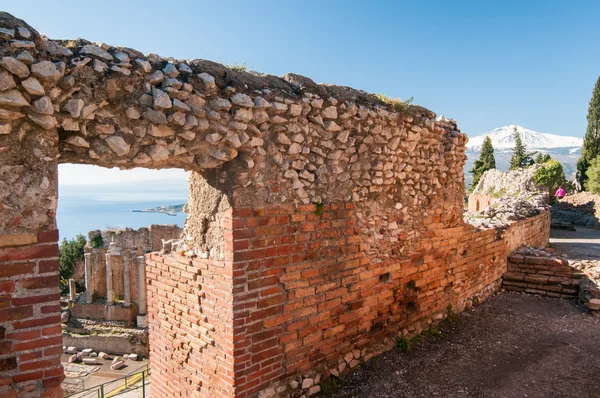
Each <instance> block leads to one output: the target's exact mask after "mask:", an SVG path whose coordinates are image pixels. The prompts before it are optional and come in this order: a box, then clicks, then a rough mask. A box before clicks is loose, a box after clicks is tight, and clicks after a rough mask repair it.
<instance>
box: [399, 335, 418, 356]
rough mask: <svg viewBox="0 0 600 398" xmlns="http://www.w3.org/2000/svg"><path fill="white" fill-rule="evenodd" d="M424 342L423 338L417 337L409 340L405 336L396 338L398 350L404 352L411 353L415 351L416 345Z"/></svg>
mask: <svg viewBox="0 0 600 398" xmlns="http://www.w3.org/2000/svg"><path fill="white" fill-rule="evenodd" d="M421 342H423V336H421V335H416V336H415V337H413V338H410V339H409V338H407V337H404V336H397V337H396V348H397V349H398V350H400V351H402V352H409V351H410V350H412V349H413V347H414V346H415V344H418V343H421Z"/></svg>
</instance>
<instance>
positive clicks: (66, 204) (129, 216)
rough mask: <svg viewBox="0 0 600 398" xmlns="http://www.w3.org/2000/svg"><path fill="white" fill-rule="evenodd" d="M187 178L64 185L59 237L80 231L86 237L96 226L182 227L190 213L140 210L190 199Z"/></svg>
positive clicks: (60, 194) (73, 234)
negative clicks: (170, 213)
mask: <svg viewBox="0 0 600 398" xmlns="http://www.w3.org/2000/svg"><path fill="white" fill-rule="evenodd" d="M187 197H188V184H187V182H186V181H172V182H171V181H151V182H148V181H144V182H141V183H132V182H121V183H111V184H98V185H64V184H63V185H61V184H60V182H59V189H58V209H57V215H56V220H57V224H58V231H59V237H60V240H62V239H72V238H74V237H75V236H76V235H78V234H82V235H84V236H85V237H86V238H87V233H88V232H89V231H92V230H95V229H100V230H102V229H106V228H112V229H121V228H127V227H129V228H133V229H138V228H140V227H148V226H149V225H150V224H176V225H179V226H180V227H182V226H183V224H184V222H185V219H186V217H187V215H186V214H185V213H177V214H176V215H174V216H170V215H167V214H165V213H140V212H134V210H143V209H147V208H151V207H157V206H165V205H178V204H183V203H185V202H186V201H187Z"/></svg>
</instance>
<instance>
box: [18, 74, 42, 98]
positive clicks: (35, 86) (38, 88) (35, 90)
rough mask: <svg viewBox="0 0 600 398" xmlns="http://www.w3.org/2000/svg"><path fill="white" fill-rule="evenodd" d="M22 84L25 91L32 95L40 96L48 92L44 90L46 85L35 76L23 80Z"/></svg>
mask: <svg viewBox="0 0 600 398" xmlns="http://www.w3.org/2000/svg"><path fill="white" fill-rule="evenodd" d="M21 85H23V88H24V89H25V91H27V93H29V94H30V95H35V96H40V95H45V94H46V92H45V91H44V87H43V86H42V85H41V84H40V82H39V81H38V79H36V78H35V77H33V76H32V77H29V78H28V79H26V80H23V81H22V82H21Z"/></svg>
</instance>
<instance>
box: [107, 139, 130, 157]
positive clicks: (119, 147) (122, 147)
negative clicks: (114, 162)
mask: <svg viewBox="0 0 600 398" xmlns="http://www.w3.org/2000/svg"><path fill="white" fill-rule="evenodd" d="M106 143H107V144H108V146H109V147H110V149H112V150H113V151H114V152H115V153H116V154H117V155H118V156H124V155H127V154H128V153H129V148H130V147H131V145H129V144H128V143H127V142H125V140H124V139H123V138H122V137H119V136H118V135H112V136H110V137H108V138H106Z"/></svg>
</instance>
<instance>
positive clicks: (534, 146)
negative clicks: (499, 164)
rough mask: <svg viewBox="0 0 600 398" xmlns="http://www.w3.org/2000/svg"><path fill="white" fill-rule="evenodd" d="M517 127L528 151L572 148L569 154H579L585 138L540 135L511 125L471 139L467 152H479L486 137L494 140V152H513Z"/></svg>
mask: <svg viewBox="0 0 600 398" xmlns="http://www.w3.org/2000/svg"><path fill="white" fill-rule="evenodd" d="M515 127H516V128H517V131H518V132H519V135H520V136H521V140H522V141H523V144H524V145H525V147H526V148H527V150H528V151H535V150H540V149H541V150H544V149H557V148H571V149H570V151H569V152H571V153H577V151H578V150H579V149H580V148H581V146H582V145H583V138H579V137H568V136H563V135H555V134H546V133H539V132H537V131H533V130H529V129H526V128H525V127H521V126H517V125H514V124H512V125H510V126H504V127H499V128H497V129H494V130H492V131H490V132H489V133H487V134H483V135H479V136H477V137H473V138H470V139H469V142H468V143H467V151H471V152H478V151H479V150H480V149H481V146H482V145H483V140H484V138H485V137H486V136H489V137H490V138H491V139H492V145H493V146H494V150H500V151H502V150H511V149H513V148H514V147H515V140H514V132H515V130H514V129H515Z"/></svg>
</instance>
